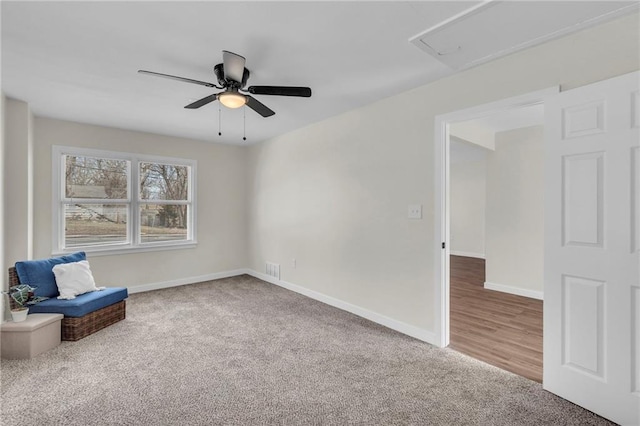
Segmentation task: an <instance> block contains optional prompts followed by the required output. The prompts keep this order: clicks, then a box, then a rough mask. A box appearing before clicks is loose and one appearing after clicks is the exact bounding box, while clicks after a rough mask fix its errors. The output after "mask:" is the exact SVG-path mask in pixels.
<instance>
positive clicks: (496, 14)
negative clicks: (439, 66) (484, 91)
mask: <svg viewBox="0 0 640 426" xmlns="http://www.w3.org/2000/svg"><path fill="white" fill-rule="evenodd" d="M637 8H638V2H629V1H613V2H612V1H560V2H556V1H553V2H552V1H548V2H547V1H485V2H482V3H480V4H478V5H476V6H474V7H472V8H470V9H468V10H466V11H464V12H462V13H460V14H458V15H456V16H454V17H452V18H451V19H448V20H446V21H444V22H442V23H440V24H438V25H436V26H434V27H432V28H430V29H428V30H426V31H424V32H422V33H420V34H418V35H416V36H414V37H412V38H411V39H409V41H410V42H411V43H413V44H414V45H415V46H417V47H418V48H419V49H421V50H423V51H424V52H426V53H428V54H429V55H431V56H433V57H435V58H436V59H437V60H438V61H440V62H442V63H443V64H445V65H447V66H449V67H450V68H452V69H454V70H462V69H465V68H470V67H472V66H475V65H479V64H481V63H484V62H488V61H490V60H492V59H496V58H499V57H501V56H505V55H508V54H510V53H513V52H516V51H518V50H522V49H524V48H527V47H530V46H534V45H536V44H540V43H542V42H545V41H548V40H551V39H554V38H558V37H560V36H563V35H566V34H569V33H572V32H575V31H578V30H581V29H584V28H586V27H588V26H592V25H595V24H596V23H600V22H603V21H605V20H609V19H613V18H615V17H618V16H621V15H623V14H626V13H630V12H632V11H633V10H637Z"/></svg>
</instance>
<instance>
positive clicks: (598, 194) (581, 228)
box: [543, 72, 640, 425]
mask: <svg viewBox="0 0 640 426" xmlns="http://www.w3.org/2000/svg"><path fill="white" fill-rule="evenodd" d="M639 79H640V73H638V72H635V73H631V74H626V75H623V76H620V77H616V78H613V79H610V80H606V81H602V82H599V83H595V84H591V85H589V86H585V87H581V88H577V89H573V90H569V91H567V92H563V93H560V94H559V95H556V96H554V97H553V98H551V99H549V100H548V101H547V102H546V103H545V131H546V137H545V139H546V141H545V156H546V157H545V266H544V269H545V274H544V279H545V283H544V378H543V386H544V388H545V389H546V390H548V391H550V392H553V393H555V394H557V395H559V396H561V397H563V398H566V399H568V400H570V401H572V402H574V403H576V404H578V405H580V406H583V407H585V408H587V409H588V410H591V411H593V412H595V413H597V414H599V415H601V416H603V417H606V418H608V419H610V420H613V421H614V422H617V423H620V424H622V425H638V424H640V148H639V147H640V134H639V130H640V129H639V126H640V97H639V96H638V93H639V91H638V88H639V84H638V82H639Z"/></svg>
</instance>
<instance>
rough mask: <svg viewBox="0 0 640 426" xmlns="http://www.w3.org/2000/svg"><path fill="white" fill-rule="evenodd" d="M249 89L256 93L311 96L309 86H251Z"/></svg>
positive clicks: (250, 91)
mask: <svg viewBox="0 0 640 426" xmlns="http://www.w3.org/2000/svg"><path fill="white" fill-rule="evenodd" d="M247 90H248V91H249V93H252V94H254V95H277V96H300V97H303V98H308V97H310V96H311V89H310V88H308V87H294V86H250V87H249V88H248V89H247Z"/></svg>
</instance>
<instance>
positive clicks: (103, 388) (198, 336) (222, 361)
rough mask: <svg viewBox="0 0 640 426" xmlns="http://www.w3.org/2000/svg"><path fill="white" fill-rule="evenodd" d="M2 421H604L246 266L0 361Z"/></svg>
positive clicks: (143, 297) (148, 297)
mask: <svg viewBox="0 0 640 426" xmlns="http://www.w3.org/2000/svg"><path fill="white" fill-rule="evenodd" d="M0 372H1V376H0V380H1V394H2V407H1V415H2V422H1V423H2V424H3V425H7V426H8V425H272V424H274V425H544V424H547V425H603V424H610V423H608V422H607V421H605V420H603V419H602V418H599V417H597V416H595V415H594V414H592V413H590V412H588V411H586V410H583V409H582V408H579V407H577V406H575V405H573V404H571V403H569V402H567V401H565V400H563V399H560V398H558V397H556V396H554V395H552V394H550V393H548V392H546V391H544V390H542V388H541V386H540V385H539V384H537V383H535V382H532V381H529V380H527V379H524V378H522V377H519V376H516V375H514V374H511V373H508V372H506V371H502V370H500V369H498V368H495V367H492V366H489V365H487V364H484V363H482V362H480V361H476V360H473V359H471V358H469V357H467V356H464V355H462V354H459V353H457V352H454V351H452V350H448V349H439V348H435V347H432V346H430V345H428V344H426V343H423V342H420V341H418V340H415V339H412V338H410V337H407V336H404V335H402V334H400V333H397V332H394V331H392V330H389V329H387V328H384V327H382V326H379V325H377V324H374V323H372V322H369V321H367V320H364V319H361V318H359V317H357V316H355V315H352V314H349V313H346V312H343V311H340V310H338V309H335V308H332V307H330V306H327V305H325V304H322V303H320V302H316V301H314V300H311V299H308V298H305V297H304V296H301V295H298V294H296V293H293V292H290V291H287V290H284V289H281V288H279V287H277V286H273V285H271V284H267V283H265V282H263V281H260V280H257V279H255V278H252V277H249V276H240V277H234V278H228V279H223V280H217V281H212V282H206V283H201V284H194V285H190V286H184V287H177V288H171V289H165V290H158V291H154V292H148V293H141V294H134V295H131V296H130V298H129V300H128V302H127V319H126V320H124V321H122V322H120V323H118V324H115V325H113V326H111V327H109V328H107V329H105V330H102V331H100V332H98V333H96V334H94V335H92V336H89V337H87V338H85V339H83V340H80V341H78V342H63V343H62V344H61V345H60V346H58V347H57V348H55V349H53V350H51V351H48V352H46V353H44V354H42V355H40V356H38V357H36V358H34V359H31V360H16V361H9V360H3V361H2V363H1V366H0Z"/></svg>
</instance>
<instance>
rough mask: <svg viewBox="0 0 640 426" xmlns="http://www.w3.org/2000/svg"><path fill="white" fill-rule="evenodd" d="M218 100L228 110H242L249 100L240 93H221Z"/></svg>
mask: <svg viewBox="0 0 640 426" xmlns="http://www.w3.org/2000/svg"><path fill="white" fill-rule="evenodd" d="M218 99H219V100H220V103H221V104H222V105H224V106H226V107H227V108H240V107H241V106H243V105H244V104H246V103H247V98H246V97H245V96H244V95H241V94H240V93H220V94H219V95H218Z"/></svg>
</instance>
